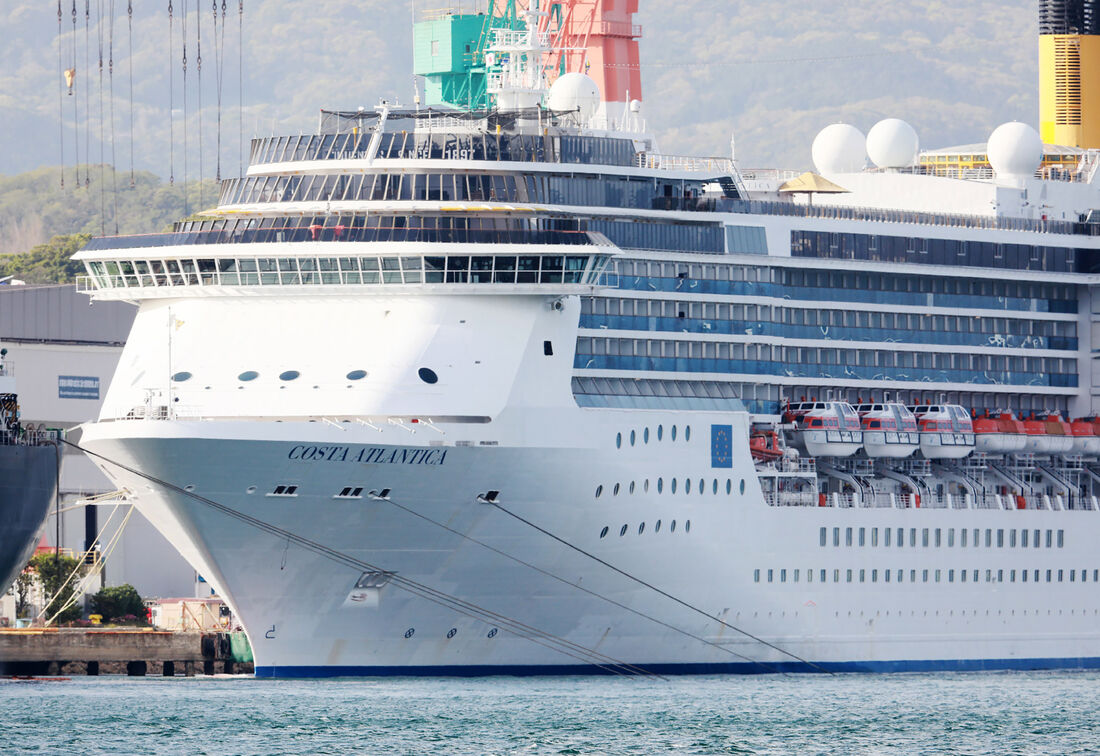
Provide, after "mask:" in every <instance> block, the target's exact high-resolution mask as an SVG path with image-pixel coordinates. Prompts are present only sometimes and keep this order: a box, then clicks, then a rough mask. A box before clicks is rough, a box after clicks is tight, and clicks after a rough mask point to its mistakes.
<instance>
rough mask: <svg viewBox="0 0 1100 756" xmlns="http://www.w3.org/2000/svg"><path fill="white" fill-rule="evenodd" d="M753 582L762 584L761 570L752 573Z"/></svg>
mask: <svg viewBox="0 0 1100 756" xmlns="http://www.w3.org/2000/svg"><path fill="white" fill-rule="evenodd" d="M752 581H753V582H754V583H759V582H760V570H759V569H755V570H753V571H752Z"/></svg>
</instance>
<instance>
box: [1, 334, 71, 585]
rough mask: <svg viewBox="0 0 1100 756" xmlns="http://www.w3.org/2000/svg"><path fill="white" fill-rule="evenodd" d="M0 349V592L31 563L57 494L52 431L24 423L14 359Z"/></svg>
mask: <svg viewBox="0 0 1100 756" xmlns="http://www.w3.org/2000/svg"><path fill="white" fill-rule="evenodd" d="M7 353H8V350H7V349H2V348H0V522H2V523H3V527H2V528H0V591H3V592H6V591H7V590H8V589H9V588H10V587H11V585H12V582H14V581H15V578H16V577H17V576H18V575H19V573H20V572H22V571H23V568H24V567H26V566H27V560H28V559H30V556H31V554H32V553H33V552H34V547H35V544H36V543H37V539H38V536H39V535H40V534H41V532H42V527H43V525H44V524H45V522H46V515H47V514H48V513H49V508H50V505H51V504H53V503H54V498H55V494H56V492H57V479H58V478H57V476H58V465H59V464H60V454H59V448H58V446H57V436H56V434H55V433H54V432H53V431H50V430H46V429H38V428H35V427H25V426H24V425H23V424H22V423H21V421H20V415H19V396H18V394H17V393H16V383H15V362H14V361H13V360H10V359H8V357H7Z"/></svg>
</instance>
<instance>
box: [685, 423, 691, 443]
mask: <svg viewBox="0 0 1100 756" xmlns="http://www.w3.org/2000/svg"><path fill="white" fill-rule="evenodd" d="M684 440H685V441H690V440H691V426H690V425H685V426H684Z"/></svg>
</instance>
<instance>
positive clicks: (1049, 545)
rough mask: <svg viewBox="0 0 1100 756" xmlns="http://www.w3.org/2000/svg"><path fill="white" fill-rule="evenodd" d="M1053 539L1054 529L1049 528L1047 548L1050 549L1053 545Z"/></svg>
mask: <svg viewBox="0 0 1100 756" xmlns="http://www.w3.org/2000/svg"><path fill="white" fill-rule="evenodd" d="M1053 539H1054V531H1053V530H1048V531H1047V548H1048V549H1049V548H1050V547H1051V544H1052V542H1053Z"/></svg>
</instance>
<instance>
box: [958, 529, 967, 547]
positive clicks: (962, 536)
mask: <svg viewBox="0 0 1100 756" xmlns="http://www.w3.org/2000/svg"><path fill="white" fill-rule="evenodd" d="M967 532H968V531H967V529H966V528H959V546H960V547H962V548H966V534H967Z"/></svg>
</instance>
